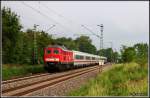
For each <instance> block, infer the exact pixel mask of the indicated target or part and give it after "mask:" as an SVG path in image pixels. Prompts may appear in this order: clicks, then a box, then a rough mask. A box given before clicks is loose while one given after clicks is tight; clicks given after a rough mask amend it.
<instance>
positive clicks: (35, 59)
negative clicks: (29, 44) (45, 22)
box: [33, 24, 39, 64]
mask: <svg viewBox="0 0 150 98" xmlns="http://www.w3.org/2000/svg"><path fill="white" fill-rule="evenodd" d="M37 26H39V25H36V24H34V29H33V30H34V62H33V63H34V64H36V63H37V43H36V27H37Z"/></svg>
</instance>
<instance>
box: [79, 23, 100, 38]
mask: <svg viewBox="0 0 150 98" xmlns="http://www.w3.org/2000/svg"><path fill="white" fill-rule="evenodd" d="M81 26H82V27H84V28H85V29H86V30H88V31H89V32H91V33H92V34H93V35H95V36H97V37H98V38H99V37H100V36H99V35H97V34H95V33H94V32H93V31H92V30H90V29H89V28H87V27H86V26H84V25H81Z"/></svg>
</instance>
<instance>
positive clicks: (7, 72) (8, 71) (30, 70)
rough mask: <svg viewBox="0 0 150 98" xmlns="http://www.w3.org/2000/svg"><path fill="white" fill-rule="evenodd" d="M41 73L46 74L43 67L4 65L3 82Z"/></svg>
mask: <svg viewBox="0 0 150 98" xmlns="http://www.w3.org/2000/svg"><path fill="white" fill-rule="evenodd" d="M41 72H45V70H44V68H43V66H42V65H20V66H11V65H3V66H2V80H7V79H11V78H13V77H18V76H25V75H29V74H35V73H41Z"/></svg>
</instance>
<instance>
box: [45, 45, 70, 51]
mask: <svg viewBox="0 0 150 98" xmlns="http://www.w3.org/2000/svg"><path fill="white" fill-rule="evenodd" d="M48 47H53V48H61V49H63V50H65V51H70V50H68V49H67V48H66V47H65V46H60V45H48V46H47V48H48Z"/></svg>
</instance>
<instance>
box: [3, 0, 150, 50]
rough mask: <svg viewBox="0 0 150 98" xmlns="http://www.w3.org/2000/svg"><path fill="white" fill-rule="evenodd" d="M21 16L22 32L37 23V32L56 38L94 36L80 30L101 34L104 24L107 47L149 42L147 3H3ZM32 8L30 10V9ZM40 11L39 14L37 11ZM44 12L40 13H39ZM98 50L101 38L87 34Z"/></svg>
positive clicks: (114, 47) (117, 47)
mask: <svg viewBox="0 0 150 98" xmlns="http://www.w3.org/2000/svg"><path fill="white" fill-rule="evenodd" d="M3 6H7V7H9V8H11V9H12V11H14V12H16V13H17V14H18V15H19V16H20V20H21V24H22V25H23V26H24V29H23V30H26V29H27V28H33V25H34V24H38V25H39V26H38V27H37V29H38V30H44V31H46V30H47V29H49V28H50V27H51V26H52V25H56V26H55V27H53V28H52V29H51V30H49V31H48V33H49V34H56V35H53V36H54V37H56V38H57V37H63V36H65V37H72V38H73V39H75V38H76V37H78V36H79V35H74V34H91V33H90V32H89V31H88V30H86V29H85V28H83V27H81V25H85V26H86V27H87V28H89V29H91V30H92V31H93V32H95V33H96V34H100V28H99V27H98V26H97V25H98V24H103V25H104V32H103V34H104V36H103V37H104V48H106V47H110V43H108V42H113V49H116V50H119V49H120V47H121V45H127V46H131V45H134V44H135V43H138V42H146V43H149V2H148V1H24V2H22V1H2V7H3ZM29 6H30V7H29ZM31 7H32V8H33V9H35V10H38V12H36V11H35V10H33V9H32V8H31ZM39 13H41V14H42V15H41V14H39ZM88 36H90V38H91V39H92V43H93V44H94V45H95V46H96V47H97V48H98V49H99V38H97V37H96V36H93V35H88Z"/></svg>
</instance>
